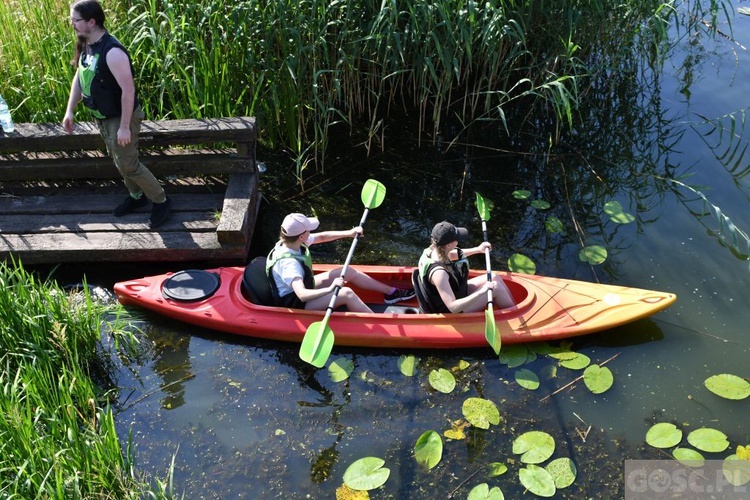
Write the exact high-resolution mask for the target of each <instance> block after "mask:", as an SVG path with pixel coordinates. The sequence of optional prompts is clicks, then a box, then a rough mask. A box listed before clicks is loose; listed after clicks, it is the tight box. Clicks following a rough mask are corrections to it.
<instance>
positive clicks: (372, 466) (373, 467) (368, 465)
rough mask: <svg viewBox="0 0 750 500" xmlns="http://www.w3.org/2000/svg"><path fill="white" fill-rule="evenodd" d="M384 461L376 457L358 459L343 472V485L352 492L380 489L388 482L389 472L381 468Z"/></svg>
mask: <svg viewBox="0 0 750 500" xmlns="http://www.w3.org/2000/svg"><path fill="white" fill-rule="evenodd" d="M383 465H385V460H383V459H381V458H378V457H364V458H360V459H359V460H357V461H356V462H354V463H353V464H351V465H350V466H349V467H347V469H346V472H344V484H346V485H347V486H348V487H350V488H351V489H353V490H360V491H363V490H364V491H369V490H374V489H375V488H380V487H381V486H383V485H384V484H385V482H386V481H387V480H388V476H390V475H391V470H390V469H386V468H384V467H383Z"/></svg>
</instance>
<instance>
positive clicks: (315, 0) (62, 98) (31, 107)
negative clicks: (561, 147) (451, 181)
mask: <svg viewBox="0 0 750 500" xmlns="http://www.w3.org/2000/svg"><path fill="white" fill-rule="evenodd" d="M726 3H727V2H726V0H721V1H712V2H710V5H709V6H708V9H709V13H710V14H711V16H713V17H715V16H716V15H717V13H719V12H721V10H722V9H724V10H726V9H727V7H726ZM104 5H105V8H106V11H107V16H108V18H107V27H108V28H109V29H110V30H111V31H112V32H113V33H114V34H115V35H116V36H118V37H119V38H121V39H122V41H123V42H124V43H125V45H126V46H127V47H128V48H129V50H130V51H131V53H132V56H133V59H134V62H135V68H136V73H137V75H136V78H137V82H138V86H139V89H140V93H141V98H142V101H143V103H144V108H145V111H146V114H147V116H148V117H149V118H153V119H163V118H187V117H198V118H199V117H219V116H240V115H253V116H257V117H258V119H259V125H260V127H259V129H260V131H261V140H262V141H263V143H264V144H265V145H266V146H268V147H269V148H272V149H277V150H279V149H286V150H287V151H289V152H290V154H292V156H293V157H295V158H297V165H298V175H301V174H302V171H303V170H304V169H305V167H307V166H308V165H311V164H314V165H316V167H318V168H320V167H322V160H323V159H324V158H325V150H326V147H327V144H328V141H329V136H330V135H331V134H332V133H334V132H333V131H332V129H331V127H332V126H334V125H336V124H343V125H344V128H341V127H338V128H337V129H336V132H335V133H337V134H340V133H342V132H343V133H346V127H349V130H350V131H351V130H352V127H354V126H355V125H359V124H366V128H367V132H366V134H365V137H366V142H367V145H368V147H370V146H371V141H372V140H373V139H375V138H379V139H382V138H383V137H384V122H385V119H386V118H387V117H388V116H389V114H390V113H391V112H393V111H399V112H404V113H409V114H411V115H414V116H418V117H419V119H418V131H417V132H419V133H420V134H421V135H422V138H423V139H426V140H436V139H437V138H438V137H439V136H440V134H441V132H442V131H443V130H444V127H443V124H444V122H445V121H446V120H451V121H454V122H457V123H459V124H460V126H459V127H458V132H455V133H454V136H453V137H449V138H448V139H449V140H459V139H462V140H465V137H464V136H465V133H466V131H467V130H469V129H470V127H471V126H472V125H473V124H475V123H478V122H481V123H486V122H488V121H490V122H497V123H498V124H500V125H501V127H502V126H507V122H508V120H507V116H508V113H516V114H518V113H521V114H522V115H523V116H524V121H529V122H530V123H532V122H533V123H536V122H538V121H539V120H550V121H552V122H554V123H555V124H556V125H555V126H556V127H558V128H560V127H565V128H574V127H575V126H579V125H580V123H578V121H577V117H576V106H577V103H578V100H579V99H580V98H581V96H582V95H584V94H586V93H587V92H588V91H589V87H590V85H592V82H597V81H598V79H597V78H595V77H594V76H595V75H596V74H597V73H600V72H602V71H612V70H617V68H618V61H619V58H621V57H622V55H623V54H624V53H626V52H628V51H631V50H650V51H652V52H654V53H658V52H659V51H660V50H663V47H664V43H665V40H666V39H667V38H666V35H667V27H668V25H669V22H670V19H671V16H672V15H673V14H674V11H675V7H674V4H673V2H662V1H654V0H649V1H645V2H644V1H636V0H629V1H619V2H611V1H605V0H598V1H594V2H591V1H582V0H556V1H534V2H531V1H528V0H527V1H516V0H494V1H488V2H476V1H474V0H435V1H431V2H424V1H420V0H385V1H382V0H377V1H375V0H334V1H330V0H302V1H299V0H278V1H275V2H257V1H255V0H244V1H243V0H237V1H233V2H227V1H225V0H197V1H195V0H173V1H170V2H164V1H162V0H131V1H128V2H123V1H115V0H110V1H105V2H104ZM68 12H69V3H68V1H67V0H66V1H62V0H40V1H38V2H23V1H19V0H6V1H5V2H3V3H2V5H0V23H2V25H3V27H4V32H3V37H2V40H0V57H1V58H2V60H3V65H2V67H0V81H3V82H4V85H3V88H2V90H1V91H0V92H2V94H3V95H4V96H5V97H6V99H7V100H8V101H9V102H10V105H11V108H12V110H13V114H14V116H15V118H16V121H17V122H23V121H33V122H58V121H59V120H60V118H61V117H62V114H63V112H64V109H65V105H66V103H67V97H68V91H69V85H70V78H71V75H72V73H73V70H72V68H71V66H70V65H69V60H70V58H71V56H72V52H73V42H74V36H73V32H72V29H71V28H70V26H69V24H68V22H67V18H68ZM639 45H641V46H642V47H640V48H639V47H638V46H639ZM78 119H82V120H86V119H88V114H87V112H86V111H84V110H81V111H79V114H78ZM522 123H523V121H522Z"/></svg>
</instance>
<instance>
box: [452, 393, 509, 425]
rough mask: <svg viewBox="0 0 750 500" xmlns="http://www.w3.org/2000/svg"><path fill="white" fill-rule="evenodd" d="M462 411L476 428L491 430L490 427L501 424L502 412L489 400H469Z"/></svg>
mask: <svg viewBox="0 0 750 500" xmlns="http://www.w3.org/2000/svg"><path fill="white" fill-rule="evenodd" d="M461 411H462V412H463V414H464V417H466V420H468V421H469V423H470V424H471V425H473V426H474V427H478V428H480V429H489V428H490V425H498V424H499V423H500V410H498V409H497V406H496V405H495V403H493V402H492V401H490V400H489V399H483V398H468V399H467V400H466V401H464V403H463V405H462V406H461Z"/></svg>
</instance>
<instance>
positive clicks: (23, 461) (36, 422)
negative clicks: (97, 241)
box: [0, 262, 149, 499]
mask: <svg viewBox="0 0 750 500" xmlns="http://www.w3.org/2000/svg"><path fill="white" fill-rule="evenodd" d="M107 311H108V308H106V307H105V306H102V305H99V304H98V303H96V302H94V301H93V299H92V298H91V296H90V294H89V293H88V290H87V289H86V288H85V287H84V290H83V292H78V293H76V294H74V295H72V294H71V293H68V292H66V291H65V290H62V289H61V288H59V287H58V286H57V285H55V284H54V283H53V282H40V281H38V280H37V278H35V277H34V276H33V275H31V274H29V273H27V272H26V271H25V270H24V269H23V267H22V266H20V265H19V264H16V263H13V262H11V263H0V435H2V436H3V439H2V440H0V470H2V471H3V473H2V474H0V496H2V497H3V498H105V497H106V498H133V499H135V498H139V497H140V495H141V494H144V493H146V492H148V491H149V488H148V486H147V485H146V482H145V480H144V479H143V478H140V477H138V476H137V474H136V472H135V468H134V465H133V461H132V458H131V457H130V456H129V454H126V453H124V452H123V449H122V447H121V444H120V441H119V439H118V436H117V431H116V427H115V420H114V415H113V412H112V410H111V408H110V405H109V401H110V398H111V397H112V394H111V393H110V391H112V390H113V388H114V384H113V383H112V381H111V380H109V378H108V371H107V368H106V365H107V362H106V359H107V357H108V356H112V355H116V353H111V352H110V353H108V352H103V350H102V349H103V348H102V345H101V343H100V335H101V333H100V329H101V328H102V325H103V324H104V323H105V314H106V313H107ZM108 319H109V318H108ZM109 323H110V324H111V325H112V328H113V331H112V332H111V333H112V335H115V336H116V337H117V338H118V340H119V341H120V342H123V343H127V344H131V345H132V343H133V342H134V340H133V339H131V338H128V336H127V334H125V333H123V332H122V331H121V329H120V328H119V326H120V325H119V324H118V321H116V320H114V321H111V320H110V321H109Z"/></svg>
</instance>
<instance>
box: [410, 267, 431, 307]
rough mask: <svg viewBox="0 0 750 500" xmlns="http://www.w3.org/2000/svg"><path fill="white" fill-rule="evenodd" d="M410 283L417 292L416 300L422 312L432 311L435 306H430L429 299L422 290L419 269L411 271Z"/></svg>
mask: <svg viewBox="0 0 750 500" xmlns="http://www.w3.org/2000/svg"><path fill="white" fill-rule="evenodd" d="M411 284H412V286H413V287H414V292H415V293H416V294H417V302H419V308H420V309H421V310H422V312H425V313H428V314H429V313H431V312H433V311H434V310H435V308H434V307H432V304H431V303H430V300H429V299H428V298H427V294H426V293H425V292H424V288H423V287H422V280H421V279H419V269H415V270H414V271H413V272H412V273H411Z"/></svg>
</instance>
